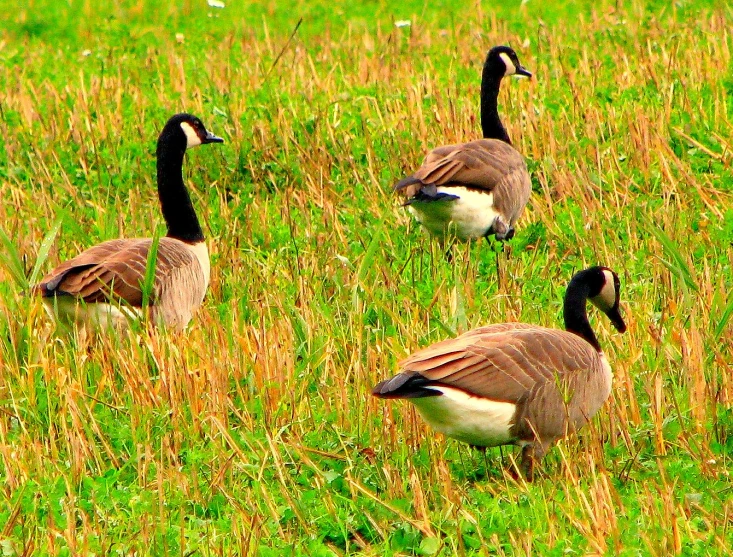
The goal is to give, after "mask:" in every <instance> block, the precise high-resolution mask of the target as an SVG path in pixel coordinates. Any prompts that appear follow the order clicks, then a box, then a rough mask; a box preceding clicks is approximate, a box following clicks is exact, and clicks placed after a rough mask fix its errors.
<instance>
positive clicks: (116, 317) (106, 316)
mask: <svg viewBox="0 0 733 557" xmlns="http://www.w3.org/2000/svg"><path fill="white" fill-rule="evenodd" d="M43 305H44V306H45V308H46V311H47V312H48V313H49V315H50V316H51V318H53V319H56V320H57V321H59V322H61V323H64V324H65V325H72V324H73V323H77V324H78V325H81V326H85V327H88V328H90V329H91V330H93V331H103V330H105V329H109V328H111V327H112V328H120V329H126V328H127V326H128V323H129V321H130V319H137V318H139V317H140V311H139V310H138V309H137V308H132V307H125V306H123V305H115V304H106V303H91V304H84V303H83V302H80V301H79V300H78V299H77V298H74V297H72V296H54V297H50V298H43Z"/></svg>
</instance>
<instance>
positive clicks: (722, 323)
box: [714, 298, 733, 340]
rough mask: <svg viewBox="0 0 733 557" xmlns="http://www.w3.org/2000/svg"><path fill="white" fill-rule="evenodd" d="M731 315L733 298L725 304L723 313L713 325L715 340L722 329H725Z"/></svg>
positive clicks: (732, 312) (721, 332)
mask: <svg viewBox="0 0 733 557" xmlns="http://www.w3.org/2000/svg"><path fill="white" fill-rule="evenodd" d="M731 315H733V298H731V299H730V300H729V301H728V305H727V306H725V309H724V310H723V315H722V316H721V318H720V321H719V322H718V326H717V327H715V333H714V334H715V340H718V339H719V338H720V335H722V334H723V329H725V326H726V325H727V324H728V321H730V317H731Z"/></svg>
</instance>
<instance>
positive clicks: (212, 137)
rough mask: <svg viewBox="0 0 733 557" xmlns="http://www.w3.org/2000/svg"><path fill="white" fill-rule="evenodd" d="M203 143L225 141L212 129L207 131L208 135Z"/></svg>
mask: <svg viewBox="0 0 733 557" xmlns="http://www.w3.org/2000/svg"><path fill="white" fill-rule="evenodd" d="M201 143H202V144H203V143H224V140H223V139H222V138H221V137H218V136H216V135H214V134H213V133H211V132H210V131H207V132H206V137H205V138H204V140H203V141H202V142H201Z"/></svg>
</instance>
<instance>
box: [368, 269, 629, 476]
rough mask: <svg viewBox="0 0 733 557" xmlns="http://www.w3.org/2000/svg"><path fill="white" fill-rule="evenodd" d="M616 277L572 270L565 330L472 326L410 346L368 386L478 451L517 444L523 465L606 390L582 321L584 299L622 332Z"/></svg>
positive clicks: (605, 371)
mask: <svg viewBox="0 0 733 557" xmlns="http://www.w3.org/2000/svg"><path fill="white" fill-rule="evenodd" d="M619 293H620V283H619V279H618V276H617V275H616V273H614V272H613V271H612V270H611V269H609V268H607V267H591V268H589V269H586V270H584V271H580V272H578V273H577V274H576V275H575V276H574V277H573V278H572V280H571V281H570V284H569V285H568V288H567V291H566V293H565V302H564V312H563V315H564V318H565V329H566V330H567V331H561V330H559V329H548V328H546V327H540V326H537V325H529V324H526V323H501V324H497V325H488V326H485V327H479V328H478V329H474V330H472V331H469V332H467V333H465V334H462V335H460V336H459V337H456V338H453V339H449V340H444V341H442V342H438V343H436V344H433V345H432V346H428V347H427V348H425V349H423V350H420V351H418V352H415V353H414V354H412V355H411V356H409V357H408V358H407V359H406V360H404V361H402V362H401V363H400V366H401V368H402V372H401V373H400V374H398V375H396V376H395V377H393V378H392V379H389V380H387V381H382V382H381V383H379V384H378V385H377V386H376V387H374V389H373V390H372V394H373V395H374V396H376V397H379V398H406V399H409V400H410V402H412V403H413V404H414V405H415V406H416V407H417V410H418V412H419V413H420V414H421V415H422V417H423V419H424V420H425V421H426V422H428V424H430V425H431V426H432V427H433V428H435V429H437V430H438V431H440V432H441V433H443V434H445V435H447V436H448V437H452V438H454V439H458V440H459V441H463V442H465V443H469V444H470V445H473V446H477V447H495V446H497V445H506V444H515V445H520V446H521V447H522V464H521V466H522V471H523V472H524V475H525V477H526V478H527V480H528V481H532V476H533V468H534V464H535V462H539V461H540V460H541V459H542V457H543V456H544V455H545V453H546V452H547V450H548V449H549V447H550V446H551V445H552V444H553V443H554V442H555V441H557V440H558V439H560V438H561V437H565V436H566V435H567V434H569V433H572V432H575V431H577V430H578V429H580V428H581V427H583V425H584V424H585V423H586V422H587V421H588V420H590V419H591V418H592V417H593V416H594V415H595V413H596V412H598V410H599V409H600V408H601V406H603V403H604V402H605V401H606V399H607V398H608V396H609V394H610V393H611V367H610V366H609V365H608V361H607V360H606V357H605V356H604V355H603V352H602V351H601V347H600V345H599V344H598V340H597V339H596V336H595V334H594V333H593V330H592V329H591V327H590V324H589V323H588V317H587V315H586V311H585V306H586V300H588V299H590V301H591V302H592V303H593V304H594V305H595V306H596V307H597V308H598V309H600V310H601V311H603V312H604V313H605V314H606V315H607V316H608V318H609V319H610V320H611V323H613V325H614V326H615V327H616V329H617V330H619V331H620V332H622V333H623V332H624V331H625V330H626V324H625V323H624V320H623V318H622V317H621V314H620V313H619Z"/></svg>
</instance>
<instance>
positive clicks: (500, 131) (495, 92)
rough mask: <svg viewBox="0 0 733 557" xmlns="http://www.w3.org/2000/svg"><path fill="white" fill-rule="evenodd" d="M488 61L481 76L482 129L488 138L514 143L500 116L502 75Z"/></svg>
mask: <svg viewBox="0 0 733 557" xmlns="http://www.w3.org/2000/svg"><path fill="white" fill-rule="evenodd" d="M495 72H496V70H495V69H494V68H493V67H492V65H490V64H489V63H488V62H487V63H486V64H485V65H484V71H483V75H482V77H481V130H482V132H483V134H484V138H486V139H499V140H501V141H504V142H505V143H508V144H509V145H511V144H512V142H511V140H510V139H509V135H508V134H507V132H506V129H505V128H504V125H503V124H502V123H501V119H500V118H499V106H498V99H499V87H500V85H501V78H502V76H501V75H497V74H496V73H495Z"/></svg>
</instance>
